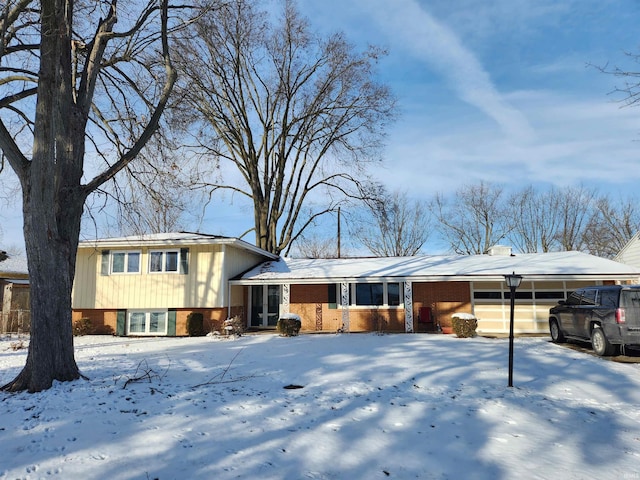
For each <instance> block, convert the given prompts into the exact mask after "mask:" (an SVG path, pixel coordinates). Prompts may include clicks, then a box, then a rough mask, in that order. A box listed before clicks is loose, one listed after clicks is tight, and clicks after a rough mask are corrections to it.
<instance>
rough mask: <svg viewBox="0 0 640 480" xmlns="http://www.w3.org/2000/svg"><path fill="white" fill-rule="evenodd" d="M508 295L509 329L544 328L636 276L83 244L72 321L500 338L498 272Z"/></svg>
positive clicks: (462, 261)
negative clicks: (465, 318) (294, 323)
mask: <svg viewBox="0 0 640 480" xmlns="http://www.w3.org/2000/svg"><path fill="white" fill-rule="evenodd" d="M513 272H515V273H516V274H518V275H521V276H522V277H523V281H522V283H521V285H520V286H519V287H518V289H517V290H516V292H515V302H516V310H515V325H514V326H515V332H516V333H545V332H547V331H548V312H549V308H550V307H551V306H553V305H554V304H556V303H557V301H558V300H561V299H564V298H566V296H567V294H568V292H570V291H572V290H574V289H576V288H579V287H582V286H586V285H599V284H608V283H637V282H638V281H639V279H640V269H638V268H635V267H632V266H629V265H625V264H622V263H619V262H615V261H612V260H608V259H603V258H599V257H595V256H593V255H588V254H585V253H580V252H554V253H542V254H513V253H512V252H511V249H510V248H505V247H496V248H494V249H492V250H491V251H490V252H489V253H488V254H486V255H468V256H462V255H445V256H433V255H425V256H414V257H385V258H338V259H291V258H280V257H277V256H275V255H272V254H270V253H268V252H265V251H263V250H261V249H259V248H257V247H255V246H253V245H251V244H248V243H246V242H244V241H242V240H238V239H234V238H226V237H219V236H212V235H203V234H192V233H178V234H161V235H148V236H143V237H124V238H113V239H104V240H96V241H88V242H82V243H81V245H80V247H79V249H78V262H77V272H76V282H75V286H74V294H73V308H74V319H79V318H82V317H87V318H91V319H92V321H93V323H94V325H96V326H98V327H102V328H104V329H105V330H106V331H110V330H111V331H113V332H114V333H116V334H119V335H185V334H186V333H187V331H186V318H187V316H188V314H189V313H191V312H201V313H203V315H204V317H205V328H207V329H211V330H221V329H222V324H223V321H224V320H225V319H227V318H231V317H234V316H240V318H241V319H242V321H243V322H244V323H245V325H246V326H247V327H248V328H253V329H270V328H274V327H275V325H276V323H277V321H278V319H279V318H281V317H282V316H284V315H286V314H296V315H298V316H299V317H300V319H301V321H302V331H309V332H310V331H316V332H336V331H350V332H368V331H387V332H424V331H431V332H436V331H444V332H448V331H450V327H451V317H452V315H454V314H456V313H467V314H472V315H474V316H475V317H476V318H477V319H478V331H479V332H480V333H483V334H501V333H506V332H508V331H509V315H510V310H509V308H510V290H509V288H507V286H506V284H505V278H504V276H505V275H507V274H511V273H513Z"/></svg>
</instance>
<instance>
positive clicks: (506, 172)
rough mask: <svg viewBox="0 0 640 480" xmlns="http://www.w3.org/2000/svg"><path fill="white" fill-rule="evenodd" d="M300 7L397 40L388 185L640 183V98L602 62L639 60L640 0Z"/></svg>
mask: <svg viewBox="0 0 640 480" xmlns="http://www.w3.org/2000/svg"><path fill="white" fill-rule="evenodd" d="M299 4H300V6H301V9H302V11H303V12H304V14H306V15H307V16H308V17H309V18H310V20H311V22H312V24H313V26H314V27H315V28H317V29H319V30H321V31H325V32H331V31H335V30H343V31H345V32H346V33H347V36H348V37H349V38H350V39H351V40H352V41H353V42H354V43H356V44H358V45H360V46H362V47H364V46H366V45H367V44H369V43H371V44H375V45H380V46H383V47H386V48H387V49H388V50H389V55H388V56H387V57H386V58H384V59H383V60H382V62H381V64H380V70H379V74H380V76H381V78H382V79H383V80H384V81H385V82H387V83H388V84H389V85H390V86H391V87H392V89H393V90H394V92H395V94H396V95H397V97H398V101H399V103H398V106H399V113H400V117H399V119H398V121H397V122H396V123H395V124H394V125H393V126H392V128H391V130H390V131H389V136H388V139H387V148H386V151H385V167H383V168H382V169H380V171H379V172H378V176H379V178H381V179H384V183H386V184H387V186H388V187H389V188H390V189H395V188H398V189H401V190H405V191H407V192H408V193H409V194H410V195H411V196H412V197H415V198H421V199H427V200H428V199H431V198H432V197H433V195H434V194H435V193H436V192H443V193H446V192H453V191H455V190H456V189H458V188H460V187H461V186H463V185H465V184H471V183H477V182H479V181H481V180H482V181H487V182H494V183H499V184H503V185H504V186H505V187H506V188H507V189H508V188H514V189H516V188H519V187H522V186H526V185H530V184H534V185H537V186H539V187H540V188H545V187H548V186H549V185H552V184H553V185H557V186H565V185H578V184H581V183H582V184H585V185H587V186H595V187H597V188H598V190H599V191H600V192H601V193H610V194H611V195H612V196H613V197H614V198H615V196H617V195H619V194H622V195H624V196H628V195H634V194H635V191H636V190H637V185H638V183H639V180H640V161H639V160H640V142H639V140H640V108H636V107H627V108H623V106H622V104H621V103H620V100H621V99H622V98H623V97H622V96H620V95H612V94H611V93H612V92H613V90H614V89H615V87H616V86H622V85H623V82H622V79H620V78H616V77H614V76H612V75H606V74H603V73H601V72H600V71H599V70H598V69H597V68H596V66H601V67H604V66H606V65H609V66H611V67H613V66H620V67H621V68H623V69H626V70H633V69H634V68H635V69H637V70H640V66H639V65H637V64H635V63H634V62H632V61H631V60H630V58H629V57H628V56H627V55H625V52H637V53H640V35H638V34H637V25H638V24H639V23H640V2H637V1H630V0H620V1H607V0H604V1H603V0H570V1H556V0H553V1H551V0H491V1H486V0H455V1H451V0H430V1H426V0H393V1H388V0H348V1H344V0H341V1H338V0H323V1H319V0H303V1H300V2H299ZM246 213H249V212H245V214H244V218H245V222H246V223H247V225H249V226H250V224H249V223H248V222H250V215H249V216H248V217H249V218H247V215H246ZM240 218H242V214H240V215H239V216H237V217H235V214H233V213H231V211H230V210H229V209H226V208H215V207H214V208H212V209H210V211H209V212H208V216H207V222H208V223H209V224H210V225H220V226H224V225H228V226H232V225H234V221H233V220H234V219H238V220H239V219H240ZM223 228H225V227H223ZM226 228H229V227H226ZM242 231H244V229H242ZM223 233H225V234H232V235H233V234H235V235H237V234H239V233H238V230H235V231H234V230H233V227H231V229H229V230H223Z"/></svg>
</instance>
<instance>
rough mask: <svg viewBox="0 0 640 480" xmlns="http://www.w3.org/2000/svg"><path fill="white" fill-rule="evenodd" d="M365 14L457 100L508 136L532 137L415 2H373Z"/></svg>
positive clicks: (472, 61)
mask: <svg viewBox="0 0 640 480" xmlns="http://www.w3.org/2000/svg"><path fill="white" fill-rule="evenodd" d="M367 11H369V12H370V14H371V15H372V16H373V17H374V18H375V20H376V21H377V22H378V23H379V24H380V25H381V27H382V29H383V30H384V31H386V32H387V35H388V36H389V38H390V40H391V41H392V42H394V43H396V44H398V45H401V46H402V48H403V49H405V50H406V51H408V52H410V53H411V55H412V56H413V57H415V58H417V59H420V60H422V61H424V62H425V64H428V65H429V66H430V67H431V68H433V69H434V70H435V71H437V72H438V74H439V75H441V76H442V77H443V78H444V79H446V81H447V83H448V85H449V88H451V89H452V90H453V91H454V92H455V93H456V94H457V95H458V97H459V98H460V99H462V100H463V101H465V102H467V103H469V104H470V105H473V106H475V107H476V108H478V109H479V110H481V111H482V112H484V113H485V114H486V115H487V116H489V117H490V118H492V119H493V120H494V121H495V122H496V123H497V124H498V125H500V127H501V128H502V130H503V131H504V132H505V133H507V134H508V135H509V136H512V137H516V138H519V139H522V140H527V139H531V138H532V137H533V129H532V128H531V126H530V125H529V122H528V121H527V119H526V118H525V116H524V115H522V113H521V112H520V111H518V110H517V109H516V108H514V107H513V106H512V105H510V104H509V103H508V102H507V101H506V100H505V98H504V97H503V95H501V93H500V92H499V91H498V89H497V88H496V87H495V85H494V84H493V82H492V80H491V77H490V75H489V74H488V73H487V71H486V70H485V69H484V68H483V66H482V64H481V62H480V61H479V60H478V58H477V57H476V56H475V55H474V54H473V52H472V51H471V50H469V49H468V48H466V47H465V46H464V45H463V44H462V42H461V41H460V39H459V37H458V36H457V35H456V34H455V33H454V32H453V31H452V30H451V29H450V28H449V27H447V26H446V25H444V24H443V23H441V22H438V21H437V19H436V18H434V17H433V16H432V15H431V14H430V13H429V12H427V11H426V10H425V9H424V8H422V7H421V6H420V5H419V4H418V3H417V2H416V1H415V0H396V1H394V2H393V6H392V8H390V3H389V2H376V3H374V4H372V5H369V8H368V9H367Z"/></svg>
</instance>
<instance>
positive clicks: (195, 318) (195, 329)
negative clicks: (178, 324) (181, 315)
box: [187, 312, 205, 337]
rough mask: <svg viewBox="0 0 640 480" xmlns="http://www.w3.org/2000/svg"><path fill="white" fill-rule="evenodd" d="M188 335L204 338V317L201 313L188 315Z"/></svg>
mask: <svg viewBox="0 0 640 480" xmlns="http://www.w3.org/2000/svg"><path fill="white" fill-rule="evenodd" d="M187 334H188V335H189V336H190V337H203V336H204V335H205V332H204V315H202V313H201V312H191V313H190V314H189V315H187Z"/></svg>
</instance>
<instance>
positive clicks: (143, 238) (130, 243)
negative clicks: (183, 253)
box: [78, 232, 278, 260]
mask: <svg viewBox="0 0 640 480" xmlns="http://www.w3.org/2000/svg"><path fill="white" fill-rule="evenodd" d="M180 245H185V246H186V245H232V246H234V247H236V248H239V249H242V250H247V251H250V252H253V253H256V254H258V255H262V256H263V257H265V258H269V259H272V260H275V259H277V258H278V256H277V255H274V254H272V253H269V252H267V251H266V250H263V249H261V248H258V247H256V246H255V245H252V244H250V243H248V242H245V241H244V240H240V239H239V238H233V237H223V236H219V235H209V234H206V233H193V232H172V233H152V234H147V235H131V236H127V237H113V238H103V239H95V240H85V241H82V242H80V244H79V245H78V248H95V249H102V248H105V249H108V248H123V247H124V248H132V247H142V246H148V247H162V246H164V247H166V246H180Z"/></svg>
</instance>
